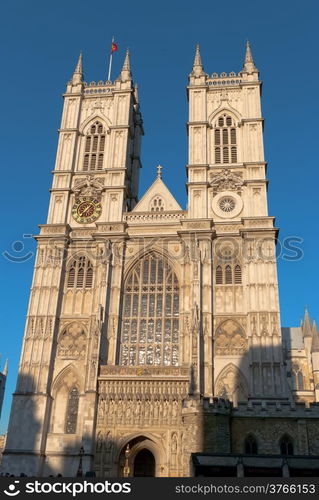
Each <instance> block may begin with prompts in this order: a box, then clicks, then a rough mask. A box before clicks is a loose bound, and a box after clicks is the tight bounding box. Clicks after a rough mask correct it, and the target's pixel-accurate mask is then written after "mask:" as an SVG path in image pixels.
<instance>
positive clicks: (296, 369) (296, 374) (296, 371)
mask: <svg viewBox="0 0 319 500" xmlns="http://www.w3.org/2000/svg"><path fill="white" fill-rule="evenodd" d="M292 384H293V389H294V390H295V391H303V390H304V377H303V373H302V369H301V367H300V366H299V365H297V364H294V365H293V366H292Z"/></svg>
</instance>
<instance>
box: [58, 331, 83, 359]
mask: <svg viewBox="0 0 319 500" xmlns="http://www.w3.org/2000/svg"><path fill="white" fill-rule="evenodd" d="M86 343H87V340H86V334H85V331H84V328H83V325H81V324H80V323H77V322H75V323H71V324H70V325H69V326H68V327H67V328H65V330H64V331H63V332H62V333H61V334H60V337H59V341H58V356H59V357H60V358H63V359H83V358H84V356H85V353H86Z"/></svg>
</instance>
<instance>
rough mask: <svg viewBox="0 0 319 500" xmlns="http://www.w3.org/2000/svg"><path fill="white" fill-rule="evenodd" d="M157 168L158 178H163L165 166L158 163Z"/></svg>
mask: <svg viewBox="0 0 319 500" xmlns="http://www.w3.org/2000/svg"><path fill="white" fill-rule="evenodd" d="M156 170H157V178H158V179H161V178H162V170H163V167H162V166H161V165H157V167H156Z"/></svg>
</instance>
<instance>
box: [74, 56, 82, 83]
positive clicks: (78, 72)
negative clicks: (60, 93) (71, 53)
mask: <svg viewBox="0 0 319 500" xmlns="http://www.w3.org/2000/svg"><path fill="white" fill-rule="evenodd" d="M82 81H83V56H82V51H81V52H80V55H79V58H78V62H77V63H76V66H75V70H74V73H73V76H72V83H73V85H77V84H78V83H81V82H82Z"/></svg>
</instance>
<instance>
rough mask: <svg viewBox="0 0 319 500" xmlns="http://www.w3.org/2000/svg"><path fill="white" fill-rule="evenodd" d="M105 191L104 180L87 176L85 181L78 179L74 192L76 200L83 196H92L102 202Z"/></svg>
mask: <svg viewBox="0 0 319 500" xmlns="http://www.w3.org/2000/svg"><path fill="white" fill-rule="evenodd" d="M103 189H104V179H103V178H100V177H93V175H87V176H86V177H85V179H83V178H81V179H77V180H76V181H75V183H74V188H73V192H74V194H75V199H76V200H77V199H79V198H80V197H83V196H91V197H92V198H96V199H97V200H99V201H100V199H101V196H102V192H103Z"/></svg>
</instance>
